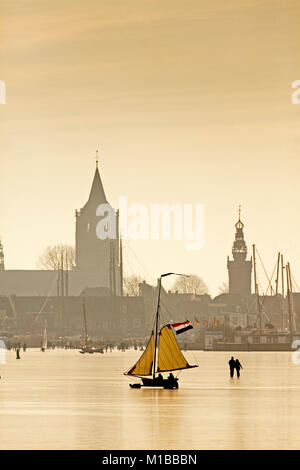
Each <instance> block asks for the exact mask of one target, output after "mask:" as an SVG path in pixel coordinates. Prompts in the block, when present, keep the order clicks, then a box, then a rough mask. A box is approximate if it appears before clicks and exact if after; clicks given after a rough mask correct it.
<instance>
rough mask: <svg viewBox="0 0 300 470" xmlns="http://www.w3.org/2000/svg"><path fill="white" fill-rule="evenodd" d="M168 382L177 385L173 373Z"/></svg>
mask: <svg viewBox="0 0 300 470" xmlns="http://www.w3.org/2000/svg"><path fill="white" fill-rule="evenodd" d="M168 382H169V383H170V385H174V384H175V383H176V380H175V377H174V375H173V374H172V372H171V373H170V374H169V377H168Z"/></svg>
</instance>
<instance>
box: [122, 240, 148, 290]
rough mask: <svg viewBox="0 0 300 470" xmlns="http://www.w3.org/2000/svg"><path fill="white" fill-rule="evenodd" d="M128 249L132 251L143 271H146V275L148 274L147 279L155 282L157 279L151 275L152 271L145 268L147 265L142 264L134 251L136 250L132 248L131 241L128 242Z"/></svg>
mask: <svg viewBox="0 0 300 470" xmlns="http://www.w3.org/2000/svg"><path fill="white" fill-rule="evenodd" d="M126 247H127V248H129V250H131V252H132V254H133V255H134V256H135V258H136V260H137V262H138V263H139V265H140V267H141V268H142V270H143V271H144V274H146V276H147V277H150V279H151V280H152V281H155V277H154V276H153V275H152V274H151V273H150V271H149V270H148V269H147V268H146V267H145V265H144V264H143V263H142V262H141V260H140V258H139V257H138V256H137V254H136V252H135V251H134V249H133V248H132V246H131V245H130V242H129V240H127V243H126Z"/></svg>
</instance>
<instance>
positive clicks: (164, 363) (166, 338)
mask: <svg viewBox="0 0 300 470" xmlns="http://www.w3.org/2000/svg"><path fill="white" fill-rule="evenodd" d="M171 274H176V273H167V274H162V275H161V276H160V278H159V283H158V300H157V310H156V316H155V324H154V329H153V331H152V333H151V336H150V339H149V342H148V344H147V347H146V349H145V351H144V352H143V354H142V355H141V357H140V359H139V360H138V361H137V363H136V364H135V365H134V366H133V367H132V368H131V369H130V370H129V371H128V372H125V374H124V375H130V376H133V377H139V378H140V379H141V380H142V384H140V383H136V384H129V385H130V387H131V388H141V387H162V388H166V389H175V388H178V378H177V377H176V378H175V377H174V376H173V374H172V371H176V370H182V369H191V368H194V367H198V365H192V366H191V365H190V364H189V363H188V362H187V360H186V359H185V357H184V355H183V354H182V352H181V349H180V347H179V345H178V343H177V341H176V338H175V336H174V333H173V331H172V327H171V325H170V324H168V325H164V326H163V327H162V328H160V330H159V331H158V329H159V309H160V293H161V280H162V278H163V277H166V276H170V275H171ZM163 372H170V375H169V377H168V378H167V379H165V378H163V376H162V373H163ZM157 374H158V375H157ZM151 375H152V377H151V378H150V377H148V376H151Z"/></svg>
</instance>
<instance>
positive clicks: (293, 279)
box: [291, 273, 300, 291]
mask: <svg viewBox="0 0 300 470" xmlns="http://www.w3.org/2000/svg"><path fill="white" fill-rule="evenodd" d="M291 278H292V281H294V284H295V286H296V288H297V290H298V291H300V289H299V286H298V284H297V282H296V279H295V278H294V276H293V274H292V273H291Z"/></svg>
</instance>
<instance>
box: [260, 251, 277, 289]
mask: <svg viewBox="0 0 300 470" xmlns="http://www.w3.org/2000/svg"><path fill="white" fill-rule="evenodd" d="M255 250H256V253H257V254H258V257H259V259H260V262H261V265H262V267H263V270H264V272H265V275H266V277H267V279H268V281H269V284H271V280H272V278H271V280H270V279H269V276H268V273H267V271H266V268H265V266H264V263H263V262H262V259H261V256H260V254H259V252H258V249H257V248H256V247H255ZM275 268H276V265H275ZM275 268H274V270H275ZM273 274H274V271H273ZM273 274H272V277H273ZM271 294H272V287H271Z"/></svg>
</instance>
